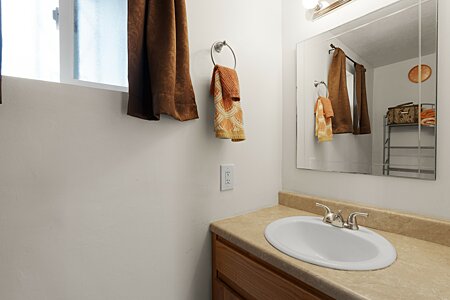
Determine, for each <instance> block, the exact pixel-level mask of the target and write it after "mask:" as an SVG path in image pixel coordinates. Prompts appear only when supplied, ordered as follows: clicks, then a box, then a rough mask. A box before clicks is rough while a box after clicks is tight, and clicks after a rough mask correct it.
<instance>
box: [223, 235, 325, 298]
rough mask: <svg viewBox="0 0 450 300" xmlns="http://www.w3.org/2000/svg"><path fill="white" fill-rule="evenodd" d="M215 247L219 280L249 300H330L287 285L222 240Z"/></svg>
mask: <svg viewBox="0 0 450 300" xmlns="http://www.w3.org/2000/svg"><path fill="white" fill-rule="evenodd" d="M215 247H216V249H215V251H216V252H215V255H216V257H215V263H216V270H217V272H218V276H219V278H220V279H221V280H223V281H224V282H227V283H228V284H230V285H231V286H237V287H239V288H240V289H242V290H243V291H245V293H246V294H247V296H249V297H252V298H254V299H258V300H265V299H267V300H276V299H282V300H289V299H292V300H294V299H295V300H298V299H330V298H329V297H327V296H325V295H323V297H322V296H320V295H318V294H316V293H314V292H312V291H310V290H308V289H304V288H302V287H300V286H298V285H296V284H294V283H292V282H290V281H289V280H287V279H285V278H284V277H282V276H280V275H279V274H277V273H275V272H273V271H272V270H269V269H268V268H266V267H264V266H262V265H260V264H259V263H257V262H255V261H253V260H252V259H250V258H248V257H247V256H245V255H243V254H242V253H240V252H238V251H236V250H235V249H233V248H231V247H229V246H227V245H226V244H224V243H222V242H221V241H216V243H215ZM305 286H306V285H305ZM311 289H312V288H311Z"/></svg>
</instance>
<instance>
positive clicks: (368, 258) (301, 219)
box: [265, 216, 397, 271]
mask: <svg viewBox="0 0 450 300" xmlns="http://www.w3.org/2000/svg"><path fill="white" fill-rule="evenodd" d="M265 236H266V239H267V241H268V242H269V243H270V244H272V246H274V247H275V248H277V249H278V250H280V251H281V252H283V253H285V254H287V255H289V256H292V257H294V258H297V259H300V260H303V261H305V262H308V263H311V264H315V265H319V266H322V267H327V268H332V269H338V270H349V271H352V270H359V271H364V270H365V271H367V270H377V269H383V268H386V267H388V266H390V265H391V264H392V263H393V262H394V261H395V259H396V258H397V252H396V251H395V248H394V247H393V246H392V244H391V243H390V242H389V241H388V240H386V239H385V238H384V237H382V236H381V235H379V234H377V233H375V232H373V231H371V230H369V229H367V228H364V227H359V230H350V229H346V228H336V227H333V226H331V225H329V224H325V223H323V222H322V218H318V217H310V216H298V217H289V218H284V219H280V220H277V221H275V222H272V223H271V224H269V225H268V226H267V227H266V230H265Z"/></svg>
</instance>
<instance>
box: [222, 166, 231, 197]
mask: <svg viewBox="0 0 450 300" xmlns="http://www.w3.org/2000/svg"><path fill="white" fill-rule="evenodd" d="M233 188H234V165H233V164H227V165H220V190H221V191H229V190H232V189H233Z"/></svg>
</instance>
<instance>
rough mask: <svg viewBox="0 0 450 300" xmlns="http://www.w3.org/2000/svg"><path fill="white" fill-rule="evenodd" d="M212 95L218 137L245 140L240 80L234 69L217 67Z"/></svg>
mask: <svg viewBox="0 0 450 300" xmlns="http://www.w3.org/2000/svg"><path fill="white" fill-rule="evenodd" d="M210 92H211V95H212V96H214V106H215V109H216V112H215V115H214V129H215V131H216V137H217V138H221V139H231V141H233V142H240V141H244V140H245V133H244V122H243V116H242V108H241V102H240V92H239V80H238V76H237V73H236V71H235V70H234V69H230V68H227V67H223V66H218V65H216V66H215V67H214V72H213V76H212V80H211V89H210Z"/></svg>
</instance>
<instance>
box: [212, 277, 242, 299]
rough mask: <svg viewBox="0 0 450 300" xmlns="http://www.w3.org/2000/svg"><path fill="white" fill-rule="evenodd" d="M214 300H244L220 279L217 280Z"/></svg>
mask: <svg viewBox="0 0 450 300" xmlns="http://www.w3.org/2000/svg"><path fill="white" fill-rule="evenodd" d="M214 284H215V285H216V287H215V295H214V300H243V298H241V297H239V296H238V295H237V294H236V293H235V292H234V291H233V290H231V289H230V288H229V287H227V286H226V285H225V284H223V283H222V282H221V281H220V280H217V279H216V280H215V283H214Z"/></svg>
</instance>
